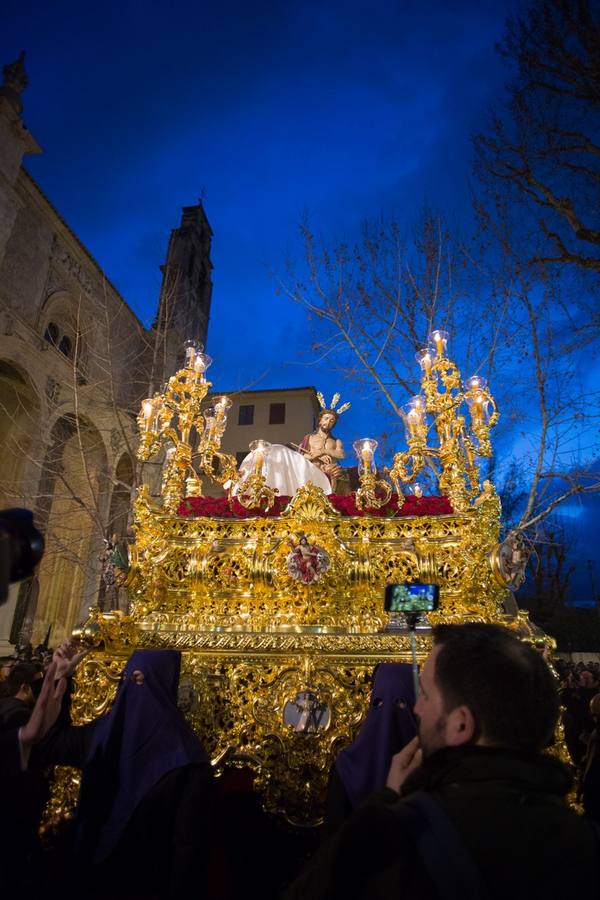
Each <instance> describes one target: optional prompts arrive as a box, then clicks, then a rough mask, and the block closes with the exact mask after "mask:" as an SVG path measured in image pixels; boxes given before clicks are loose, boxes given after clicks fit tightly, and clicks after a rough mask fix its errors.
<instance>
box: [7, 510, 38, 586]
mask: <svg viewBox="0 0 600 900" xmlns="http://www.w3.org/2000/svg"><path fill="white" fill-rule="evenodd" d="M0 536H1V537H2V541H1V545H2V555H3V556H4V557H5V566H3V568H5V569H6V570H7V572H8V580H9V581H10V582H13V581H21V580H22V579H23V578H28V577H29V576H30V575H33V571H34V569H35V567H36V565H37V564H38V562H39V561H40V559H41V558H42V556H43V553H44V538H43V537H42V535H41V534H40V532H39V531H38V530H37V528H36V527H35V526H34V524H33V513H32V512H31V511H30V510H28V509H3V510H2V511H1V512H0Z"/></svg>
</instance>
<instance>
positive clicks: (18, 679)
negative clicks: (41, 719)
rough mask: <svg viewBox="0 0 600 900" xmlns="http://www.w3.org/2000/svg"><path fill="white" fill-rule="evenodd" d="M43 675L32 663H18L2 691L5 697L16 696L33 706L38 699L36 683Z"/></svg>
mask: <svg viewBox="0 0 600 900" xmlns="http://www.w3.org/2000/svg"><path fill="white" fill-rule="evenodd" d="M41 677H42V675H41V672H40V671H39V669H38V668H37V666H34V665H33V664H32V663H24V662H19V663H16V665H14V666H12V668H11V670H10V673H9V675H8V677H7V678H6V679H5V680H4V682H3V684H2V689H3V690H2V693H3V694H4V696H5V697H15V698H16V699H17V700H22V701H23V703H25V704H27V706H33V705H34V704H35V699H36V691H35V687H36V684H35V683H36V682H37V681H38V680H39V679H41Z"/></svg>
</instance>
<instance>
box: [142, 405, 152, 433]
mask: <svg viewBox="0 0 600 900" xmlns="http://www.w3.org/2000/svg"><path fill="white" fill-rule="evenodd" d="M153 411H154V403H153V402H152V400H144V402H143V403H142V418H143V420H144V430H145V431H150V419H151V418H152V413H153Z"/></svg>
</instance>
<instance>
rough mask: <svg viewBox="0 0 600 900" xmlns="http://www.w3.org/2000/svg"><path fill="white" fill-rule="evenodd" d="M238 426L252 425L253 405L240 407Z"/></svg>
mask: <svg viewBox="0 0 600 900" xmlns="http://www.w3.org/2000/svg"><path fill="white" fill-rule="evenodd" d="M238 425H254V404H253V403H252V404H249V405H248V406H240V411H239V414H238Z"/></svg>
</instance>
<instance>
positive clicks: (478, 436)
mask: <svg viewBox="0 0 600 900" xmlns="http://www.w3.org/2000/svg"><path fill="white" fill-rule="evenodd" d="M429 340H430V341H431V345H430V346H428V347H426V348H425V349H423V350H420V351H419V352H418V353H417V355H416V359H417V361H418V363H419V365H420V367H421V371H422V373H423V374H422V378H421V393H420V394H418V395H417V396H416V397H413V398H412V400H410V401H409V403H407V404H406V406H405V407H404V408H403V410H402V415H403V419H404V423H405V428H406V440H407V443H408V450H405V451H403V452H402V453H396V455H395V456H394V462H393V465H392V467H391V468H390V469H389V470H387V471H388V474H389V476H390V479H391V481H392V483H393V484H394V487H395V489H396V491H397V493H398V494H400V482H403V483H408V484H410V483H412V482H414V480H415V479H416V478H417V476H418V474H419V473H420V472H421V471H422V470H423V469H424V468H425V466H427V465H429V466H431V468H432V469H433V470H434V471H435V473H436V476H437V481H438V486H439V489H440V491H441V493H443V494H445V495H446V496H447V497H448V498H449V499H450V502H451V503H452V505H453V507H454V509H455V511H456V512H464V511H465V510H466V509H467V508H468V506H469V504H470V502H472V501H473V499H474V498H475V497H477V496H478V495H479V494H480V492H481V486H480V475H479V466H478V465H477V462H476V457H477V456H482V457H489V456H491V455H492V447H491V443H490V430H491V429H492V428H493V427H494V425H495V424H496V422H497V421H498V418H499V415H500V414H499V412H498V410H497V407H496V404H495V402H494V399H493V397H492V395H491V394H490V392H489V390H488V387H487V383H486V380H485V378H482V377H481V376H479V375H474V376H472V377H471V378H469V379H468V380H467V383H466V385H464V386H463V385H462V381H461V375H460V372H459V370H458V368H457V366H456V364H455V363H454V362H453V361H452V360H451V359H449V358H448V357H447V355H446V347H447V343H448V334H447V332H445V331H441V330H435V331H432V332H431V334H430V335H429ZM465 406H466V407H467V408H468V411H469V415H470V422H469V425H468V426H467V420H466V417H465V414H464V412H463V410H464V407H465ZM428 416H431V417H432V418H433V426H434V434H435V438H436V441H437V442H436V444H435V445H433V446H428V444H427V440H428V436H429V434H430V433H431V430H430V428H429V424H428Z"/></svg>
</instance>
